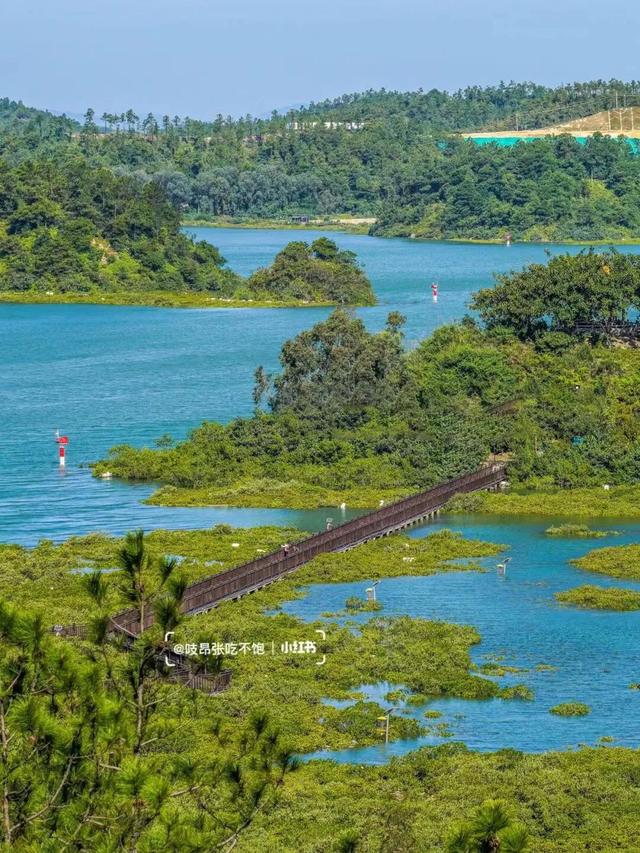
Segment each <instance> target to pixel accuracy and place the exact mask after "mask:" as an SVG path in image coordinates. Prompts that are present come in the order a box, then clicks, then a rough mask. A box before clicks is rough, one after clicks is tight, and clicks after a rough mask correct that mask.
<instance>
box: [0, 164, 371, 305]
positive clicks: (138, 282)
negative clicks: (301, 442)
mask: <svg viewBox="0 0 640 853" xmlns="http://www.w3.org/2000/svg"><path fill="white" fill-rule="evenodd" d="M0 291H2V292H4V293H5V294H7V295H9V296H12V297H13V298H23V299H26V300H29V299H30V298H36V299H37V298H39V297H42V295H45V296H47V295H51V296H54V297H55V296H58V297H63V298H64V297H68V298H74V297H83V296H85V297H87V298H104V299H106V298H109V299H116V300H117V299H120V298H128V299H140V300H142V301H144V300H145V299H146V298H157V297H158V294H160V297H159V298H168V299H171V298H176V297H183V298H189V297H190V298H193V299H195V298H197V297H200V298H201V299H205V300H210V301H215V300H218V301H220V300H225V301H231V300H234V302H244V303H245V304H246V303H247V301H248V300H251V301H253V302H256V301H262V302H267V303H272V302H273V303H279V304H282V303H292V304H296V303H303V302H324V303H338V304H361V303H363V304H373V302H374V301H375V298H374V296H373V291H372V290H371V285H370V283H369V281H368V279H367V278H366V276H365V275H364V273H363V272H362V270H361V269H360V267H359V266H358V265H357V262H356V259H355V257H354V256H353V255H352V254H351V253H348V252H340V251H338V248H337V246H336V245H335V243H333V242H332V241H331V240H328V239H322V240H318V241H316V242H315V243H314V244H313V245H312V246H311V247H308V246H307V245H306V244H304V243H292V244H290V246H288V247H287V248H285V249H284V250H283V251H282V252H281V253H280V255H279V256H278V257H277V258H276V260H275V262H274V265H273V267H271V268H269V269H266V270H260V271H258V272H257V273H256V274H254V275H253V276H252V277H251V279H250V280H248V281H243V280H242V279H241V278H240V277H239V276H237V275H236V274H235V273H233V272H231V270H229V269H228V268H227V267H226V266H225V261H224V258H222V257H221V255H220V253H219V252H218V250H217V249H216V248H215V247H214V246H212V245H211V244H210V243H207V242H205V241H201V242H195V241H194V240H192V239H190V238H189V237H187V236H186V235H185V234H184V233H182V231H181V230H180V221H179V215H178V213H177V211H176V209H175V208H174V207H173V206H172V205H171V204H170V203H169V201H168V200H167V198H166V195H165V193H164V191H163V190H162V188H161V187H160V186H159V185H158V184H157V183H155V182H147V183H142V184H141V183H140V182H139V181H138V180H137V179H136V177H135V176H118V175H116V174H115V173H114V172H113V171H112V170H110V169H107V168H104V167H91V166H89V165H88V164H87V163H86V161H85V160H84V159H83V158H80V157H76V158H74V159H73V160H69V161H67V162H66V163H64V164H63V165H56V164H55V163H53V162H51V161H48V160H39V161H25V162H24V163H21V164H20V165H18V166H15V167H14V168H10V167H8V166H7V165H6V164H3V163H2V162H1V161H0ZM162 294H165V295H166V296H164V297H163V296H162ZM203 304H207V303H206V302H204V303H203Z"/></svg>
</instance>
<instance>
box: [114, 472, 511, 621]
mask: <svg viewBox="0 0 640 853" xmlns="http://www.w3.org/2000/svg"><path fill="white" fill-rule="evenodd" d="M504 480H505V466H504V464H501V463H496V464H493V465H487V466H485V467H484V468H481V469H480V470H478V471H474V472H473V473H471V474H465V475H464V476H462V477H456V478H455V479H453V480H449V481H448V482H446V483H442V484H441V485H440V486H436V487H435V488H433V489H429V490H428V491H426V492H421V493H420V494H417V495H412V496H411V497H408V498H404V499H402V500H399V501H396V502H395V503H392V504H389V505H388V506H385V507H383V508H382V509H378V510H375V511H374V512H370V513H367V514H366V515H362V516H360V517H359V518H354V519H352V520H351V521H347V522H345V523H344V524H340V525H338V526H337V527H335V528H333V529H332V530H326V531H324V532H322V533H316V534H314V535H313V536H309V537H308V538H307V539H303V540H302V541H300V542H298V543H296V545H292V546H291V547H290V548H289V549H288V550H287V551H286V552H285V551H284V550H283V549H280V550H278V551H273V552H271V553H270V554H265V555H264V556H262V557H258V558H257V559H255V560H251V561H250V562H248V563H244V564H243V565H241V566H236V567H235V568H233V569H227V570H226V571H224V572H220V573H219V574H217V575H211V576H210V577H206V578H203V580H201V581H198V582H197V583H194V584H191V585H190V586H188V587H187V589H186V590H185V594H184V597H183V600H182V608H181V609H182V611H183V612H184V613H201V612H203V611H206V610H211V608H213V607H215V605H216V604H219V603H220V602H221V601H225V600H227V599H236V598H240V596H242V595H246V594H247V593H249V592H253V591H254V590H256V589H260V588H261V587H263V586H266V585H267V584H269V583H272V582H273V581H275V580H277V579H278V578H281V577H283V576H284V575H287V574H289V572H293V571H295V570H296V569H297V568H299V567H300V566H302V565H304V564H305V563H308V562H309V560H312V559H313V558H314V557H317V556H318V555H319V554H326V553H329V552H331V551H344V550H347V549H348V548H353V547H354V546H355V545H358V544H360V543H362V542H368V541H369V540H370V539H376V538H378V537H380V536H386V535H387V534H389V533H393V532H394V531H396V530H402V529H403V528H405V527H409V526H410V525H412V524H415V523H417V522H419V521H422V520H423V519H425V518H428V517H429V516H431V515H433V514H434V513H435V512H437V510H439V509H440V508H441V507H443V506H444V504H446V503H447V501H448V500H450V498H452V497H453V496H454V495H456V494H459V493H464V492H476V491H480V490H483V489H492V488H497V487H498V485H499V484H500V483H501V482H503V481H504ZM153 619H154V617H153V613H149V614H148V615H147V616H146V617H145V624H144V628H148V627H149V626H150V625H152V624H153ZM112 623H113V625H114V627H115V628H116V629H118V628H121V629H123V630H124V631H127V632H129V633H130V634H139V633H140V625H139V623H138V615H137V612H136V611H135V610H127V611H124V612H123V613H118V614H117V615H116V616H114V617H113V619H112Z"/></svg>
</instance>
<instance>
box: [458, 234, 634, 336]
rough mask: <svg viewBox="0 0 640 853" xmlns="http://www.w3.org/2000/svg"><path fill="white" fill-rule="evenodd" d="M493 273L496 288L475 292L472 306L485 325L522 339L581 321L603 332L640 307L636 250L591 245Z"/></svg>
mask: <svg viewBox="0 0 640 853" xmlns="http://www.w3.org/2000/svg"><path fill="white" fill-rule="evenodd" d="M497 279H498V284H497V286H496V287H495V288H487V289H485V290H481V291H479V292H478V293H476V294H475V295H474V298H473V301H472V303H471V307H472V308H474V309H475V310H477V311H479V313H480V316H481V317H482V319H483V320H484V322H485V323H486V324H487V326H488V327H489V328H494V327H496V326H503V327H505V328H508V329H510V330H512V331H515V332H516V334H518V335H519V336H520V337H521V338H524V339H527V338H535V337H537V336H539V335H541V334H543V333H545V332H548V331H549V332H565V333H570V332H572V331H573V330H574V329H575V327H576V325H577V324H578V323H580V322H583V323H593V324H595V325H596V326H598V327H600V328H601V329H602V331H603V332H604V333H607V332H608V331H609V329H610V328H611V325H612V323H614V322H615V321H616V320H625V319H627V317H628V315H629V311H630V310H631V309H636V310H638V309H640V256H638V255H626V254H620V253H619V252H616V251H614V250H610V251H606V252H598V251H595V250H594V249H590V250H589V251H587V252H580V253H579V254H578V255H559V256H557V257H554V258H551V259H550V260H549V262H548V263H547V264H531V265H530V266H528V267H526V268H525V269H524V270H522V271H521V272H515V273H511V274H509V275H499V276H497Z"/></svg>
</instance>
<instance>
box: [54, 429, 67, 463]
mask: <svg viewBox="0 0 640 853" xmlns="http://www.w3.org/2000/svg"><path fill="white" fill-rule="evenodd" d="M56 444H57V445H58V461H59V463H60V467H61V468H64V466H65V464H66V458H65V454H66V448H67V444H69V436H67V435H60V430H56Z"/></svg>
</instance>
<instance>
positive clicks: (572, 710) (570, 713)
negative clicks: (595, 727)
mask: <svg viewBox="0 0 640 853" xmlns="http://www.w3.org/2000/svg"><path fill="white" fill-rule="evenodd" d="M549 713H550V714H553V715H554V716H556V717H586V716H587V715H588V714H590V713H591V708H590V707H589V706H588V705H585V704H584V703H583V702H561V703H560V704H559V705H555V706H554V707H553V708H551V709H550V711H549Z"/></svg>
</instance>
